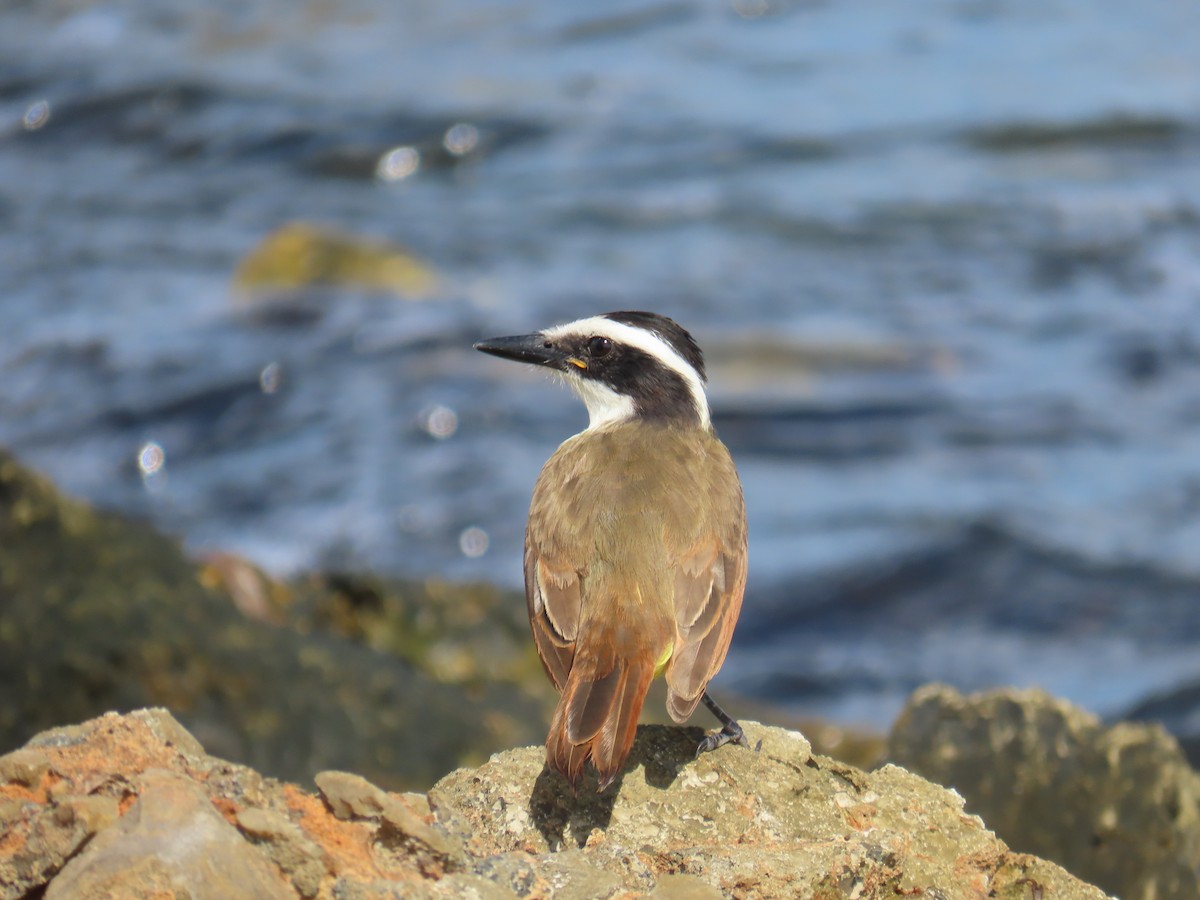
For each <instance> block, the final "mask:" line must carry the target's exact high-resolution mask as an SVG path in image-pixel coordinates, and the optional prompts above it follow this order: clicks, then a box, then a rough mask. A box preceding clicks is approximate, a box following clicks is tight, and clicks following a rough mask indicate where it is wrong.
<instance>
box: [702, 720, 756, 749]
mask: <svg viewBox="0 0 1200 900" xmlns="http://www.w3.org/2000/svg"><path fill="white" fill-rule="evenodd" d="M726 744H740V745H741V746H743V747H749V746H750V742H749V741H748V740H746V733H745V732H744V731H742V726H741V725H739V724H738V723H737V722H736V721H735V720H733V719H730V720H729V721H728V722H726V723H725V724H724V725H723V726H721V730H720V731H714V732H711V733H709V734H706V735H705V736H704V740H702V741H701V742H700V744H699V745H698V746H697V747H696V755H697V756H699V755H700V754H701V753H708V752H709V751H710V750H716V749H717V748H718V747H724V746H725V745H726Z"/></svg>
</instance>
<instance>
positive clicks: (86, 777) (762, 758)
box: [0, 710, 1104, 900]
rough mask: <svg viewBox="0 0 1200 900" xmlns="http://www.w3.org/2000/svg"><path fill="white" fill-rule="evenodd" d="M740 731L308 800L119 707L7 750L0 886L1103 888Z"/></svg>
mask: <svg viewBox="0 0 1200 900" xmlns="http://www.w3.org/2000/svg"><path fill="white" fill-rule="evenodd" d="M745 725H746V731H747V734H748V735H749V737H750V738H751V741H752V743H755V744H757V745H758V749H757V750H747V749H743V748H740V747H725V748H722V749H721V750H719V751H717V752H715V753H710V754H706V755H704V756H702V757H700V758H699V759H695V758H693V750H694V748H695V745H696V740H697V739H698V737H699V735H700V732H699V731H698V730H697V729H687V728H671V727H665V726H658V725H649V726H643V727H642V728H641V729H640V730H639V732H638V737H637V742H636V743H635V745H634V752H633V756H632V759H631V765H630V767H629V768H628V769H627V770H626V772H625V774H624V776H623V778H622V779H621V781H619V782H618V783H617V785H615V786H614V788H613V789H611V790H610V791H609V792H607V793H605V794H599V795H598V794H596V793H594V791H593V790H590V789H587V788H585V790H583V791H581V792H580V794H579V796H578V797H574V796H572V795H571V793H570V791H569V789H568V788H567V787H566V785H565V783H564V782H563V781H562V780H561V779H560V778H559V777H558V776H557V775H553V774H551V773H548V772H547V771H545V770H544V768H543V764H542V763H543V752H542V749H541V748H539V747H526V748H521V749H518V750H510V751H507V752H503V753H499V754H496V755H495V756H493V757H492V758H491V759H490V760H489V761H488V762H486V763H484V764H483V765H482V766H479V767H478V768H471V769H459V770H457V771H455V772H452V773H451V774H450V775H448V776H446V777H445V778H443V779H442V780H441V781H440V782H438V783H437V784H436V785H435V786H434V788H433V789H432V790H430V791H429V793H428V794H419V793H389V792H387V791H385V790H383V789H381V788H378V787H376V786H374V785H372V784H371V783H370V782H368V781H367V780H365V779H364V778H362V777H360V776H358V775H353V774H349V773H346V772H323V773H321V774H319V775H318V776H317V777H316V779H315V781H316V788H317V792H316V793H310V792H309V791H307V790H305V789H303V788H302V787H299V786H297V785H295V784H291V783H287V782H282V781H277V780H274V779H271V778H266V777H264V776H262V775H260V774H259V773H258V772H256V771H255V770H253V769H250V768H247V767H245V766H240V765H235V764H232V763H229V762H225V761H223V760H220V759H216V758H214V757H210V756H208V755H207V754H206V753H205V751H204V748H203V747H202V746H201V745H200V743H199V742H198V741H197V740H196V739H195V738H194V737H193V736H192V735H191V734H189V733H188V732H187V731H186V730H185V729H184V728H183V726H181V725H180V724H179V723H178V722H177V721H176V720H175V719H174V718H172V716H171V715H170V714H169V713H167V712H166V711H164V710H142V711H138V712H134V713H130V714H128V715H117V714H111V713H110V714H108V715H105V716H102V717H101V718H98V719H93V720H91V721H89V722H86V723H84V724H82V725H78V726H71V727H66V728H56V729H53V730H50V731H47V732H44V733H42V734H40V735H38V736H37V737H35V738H34V739H33V740H31V741H29V742H28V743H27V744H26V745H25V747H23V748H22V749H20V750H17V751H15V752H13V753H9V754H8V755H7V756H3V757H0V835H2V837H0V897H3V898H18V897H25V896H42V895H43V894H44V896H45V897H46V898H47V900H55V898H63V897H72V898H75V897H83V898H91V897H96V898H99V897H113V896H160V895H162V896H187V897H190V898H195V900H201V898H207V897H212V898H230V897H256V898H257V897H261V898H272V897H295V896H300V897H336V898H339V900H353V898H384V897H462V896H471V897H478V898H501V897H514V896H518V897H546V896H554V897H571V898H589V897H597V898H599V897H633V896H641V895H643V894H649V895H650V896H653V897H660V898H668V897H675V898H685V897H695V898H706V897H721V896H729V897H784V896H804V897H828V898H840V897H855V898H871V897H900V896H924V897H938V898H958V897H964V898H966V897H972V898H974V897H1002V898H1014V900H1015V898H1041V897H1046V898H1056V900H1063V898H1101V897H1103V896H1104V894H1103V893H1102V892H1101V891H1099V890H1098V889H1096V888H1094V887H1090V886H1088V885H1087V884H1084V883H1083V882H1081V881H1079V880H1077V879H1076V878H1074V877H1073V876H1071V875H1069V874H1068V873H1067V872H1066V871H1064V870H1063V869H1061V868H1059V867H1058V866H1057V865H1055V864H1053V863H1050V862H1046V861H1045V860H1042V859H1039V858H1038V857H1035V856H1030V855H1028V854H1023V853H1016V852H1013V851H1011V850H1009V848H1008V847H1007V846H1006V845H1005V844H1004V843H1003V842H1002V841H1001V840H999V839H998V838H997V837H996V836H995V835H994V834H992V833H991V832H990V831H988V829H987V828H986V827H985V826H984V824H983V822H982V821H981V820H980V819H979V818H978V817H976V816H972V815H968V814H966V813H965V812H964V811H963V800H962V798H961V797H960V796H959V795H958V794H956V793H954V792H953V791H950V790H947V789H945V788H942V787H939V786H937V785H934V784H932V783H930V782H928V781H925V780H924V779H922V778H920V777H918V776H916V775H913V774H911V773H909V772H907V771H905V770H904V769H901V768H898V767H896V766H891V765H889V766H884V767H883V768H881V769H879V770H877V771H874V772H871V773H865V772H862V771H860V770H858V769H855V768H852V767H850V766H847V765H844V764H842V763H838V762H835V761H834V760H832V759H829V758H827V757H823V756H817V755H814V754H813V753H812V751H811V748H810V746H809V743H808V741H806V740H805V739H804V737H802V736H801V735H800V734H798V733H795V732H790V731H785V730H782V729H778V728H770V727H764V726H762V725H757V724H754V723H745ZM593 787H594V785H593Z"/></svg>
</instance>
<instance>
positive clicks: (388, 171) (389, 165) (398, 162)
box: [375, 147, 421, 181]
mask: <svg viewBox="0 0 1200 900" xmlns="http://www.w3.org/2000/svg"><path fill="white" fill-rule="evenodd" d="M420 167H421V154H420V153H419V152H418V151H417V149H416V148H415V147H395V148H393V149H391V150H389V151H388V152H387V153H385V154H383V156H381V157H379V162H378V164H376V166H375V177H376V178H378V179H379V180H380V181H400V180H401V179H403V178H407V177H408V176H409V175H411V174H413V173H414V172H415V171H417V169H419V168H420Z"/></svg>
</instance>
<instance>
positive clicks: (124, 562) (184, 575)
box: [0, 451, 545, 787]
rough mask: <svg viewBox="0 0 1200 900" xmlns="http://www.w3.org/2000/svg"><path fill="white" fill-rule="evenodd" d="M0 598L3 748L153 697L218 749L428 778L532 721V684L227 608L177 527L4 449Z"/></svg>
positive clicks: (255, 759)
mask: <svg viewBox="0 0 1200 900" xmlns="http://www.w3.org/2000/svg"><path fill="white" fill-rule="evenodd" d="M0 598H2V600H3V603H4V615H3V617H2V618H0V747H13V746H16V745H18V744H20V743H21V742H22V741H24V740H27V739H28V738H29V737H31V736H32V735H33V734H35V733H36V732H38V731H40V730H42V729H45V728H48V727H51V726H54V725H58V724H61V723H64V722H71V721H80V720H82V719H86V718H89V717H91V716H95V715H98V714H100V713H103V712H105V711H107V710H111V709H119V710H122V709H124V710H127V709H133V708H137V707H140V706H146V705H164V706H167V707H169V708H170V709H172V710H173V711H174V712H175V713H176V714H177V715H179V716H180V718H181V719H183V721H185V722H186V723H187V725H188V727H189V728H191V729H192V730H193V731H194V732H196V733H197V734H199V735H200V736H201V737H202V739H203V740H204V742H205V743H206V744H207V745H208V746H210V747H211V748H213V749H214V750H215V751H216V752H219V753H220V754H221V755H222V756H225V757H228V758H232V759H237V760H239V761H242V762H246V763H249V764H252V765H255V766H257V767H259V768H262V769H263V770H265V771H267V772H270V773H271V774H274V775H279V776H283V777H289V778H296V779H299V778H306V777H311V776H312V774H313V773H314V772H317V771H320V770H321V769H327V768H338V769H353V770H355V771H360V772H364V773H366V774H367V775H369V776H370V777H371V778H372V779H373V780H376V781H379V782H381V783H383V784H384V785H385V786H388V787H399V786H416V785H420V786H427V785H428V784H430V783H432V782H433V780H434V779H436V778H437V777H439V776H440V775H443V774H444V773H445V771H446V769H447V768H449V767H450V766H453V765H455V764H465V763H468V762H471V761H474V760H480V759H483V758H486V755H487V754H488V753H490V752H492V751H494V750H496V749H499V748H500V747H505V746H511V745H512V744H513V743H514V742H523V741H527V740H534V739H537V737H539V734H538V733H539V732H540V731H541V729H542V727H543V719H544V714H543V708H544V702H545V701H544V698H539V697H537V696H533V695H530V694H528V693H527V692H523V691H520V690H514V689H513V688H512V686H511V685H510V684H505V683H502V682H499V681H490V680H488V679H486V678H476V679H468V681H469V683H461V684H446V683H442V682H440V681H439V680H438V679H437V678H435V677H433V676H432V675H431V674H430V672H431V671H434V668H433V667H432V666H428V665H416V664H414V663H413V662H410V661H408V660H405V659H402V658H397V657H396V656H394V655H393V654H391V653H384V652H377V651H374V650H371V649H368V648H364V647H363V646H362V644H361V643H358V642H354V641H351V640H349V639H347V638H345V637H343V636H340V635H337V634H329V633H321V632H320V631H317V630H313V631H311V632H310V633H304V631H305V629H304V628H302V627H301V625H303V624H305V623H303V622H300V623H298V624H287V623H285V624H284V625H283V626H282V627H275V626H272V625H271V624H269V623H267V622H264V621H260V620H257V619H250V618H247V617H246V616H243V615H241V614H239V612H238V611H237V609H236V608H235V606H234V604H233V603H232V602H231V601H230V599H229V597H227V596H224V595H222V594H221V593H220V592H218V591H215V590H212V589H209V588H206V587H205V586H204V585H202V584H201V583H200V570H199V569H198V567H197V566H196V565H195V564H193V563H192V562H191V561H189V560H188V559H187V557H186V556H185V555H184V554H183V552H182V550H181V548H180V546H179V544H178V543H177V542H176V541H174V540H172V539H170V538H168V537H165V536H163V535H161V534H159V533H157V532H156V531H154V530H153V529H152V528H150V527H149V526H147V525H143V524H140V523H136V522H130V521H127V520H125V519H121V518H119V517H117V516H113V515H106V514H102V513H98V512H94V511H93V510H91V509H89V508H88V507H87V506H85V505H84V504H81V503H78V502H76V501H73V500H70V499H67V498H64V497H62V496H61V495H60V494H59V493H58V492H57V491H56V490H55V489H54V488H53V486H52V485H51V484H50V483H49V482H48V481H46V480H45V479H43V478H41V477H39V476H37V475H35V474H33V473H31V472H29V471H28V470H27V469H25V468H24V467H23V466H21V465H20V464H18V463H17V462H16V460H14V459H13V458H12V457H11V456H9V455H7V454H6V453H4V452H3V451H0ZM447 602H448V603H449V602H451V601H449V600H448V601H447ZM514 602H515V601H514ZM443 640H444V641H451V640H452V638H451V637H450V636H443ZM514 665H519V664H516V663H514ZM536 674H537V677H538V678H540V677H541V676H540V673H536ZM531 680H532V679H531Z"/></svg>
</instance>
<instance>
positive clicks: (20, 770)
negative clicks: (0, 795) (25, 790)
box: [0, 750, 50, 787]
mask: <svg viewBox="0 0 1200 900" xmlns="http://www.w3.org/2000/svg"><path fill="white" fill-rule="evenodd" d="M49 768H50V762H49V760H47V759H46V755H45V754H44V753H38V752H37V751H36V750H14V751H13V752H12V753H9V754H6V755H5V756H0V784H20V785H23V786H25V787H34V786H36V785H37V783H38V782H40V781H41V780H42V776H43V775H45V774H46V772H47V770H48V769H49Z"/></svg>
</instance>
